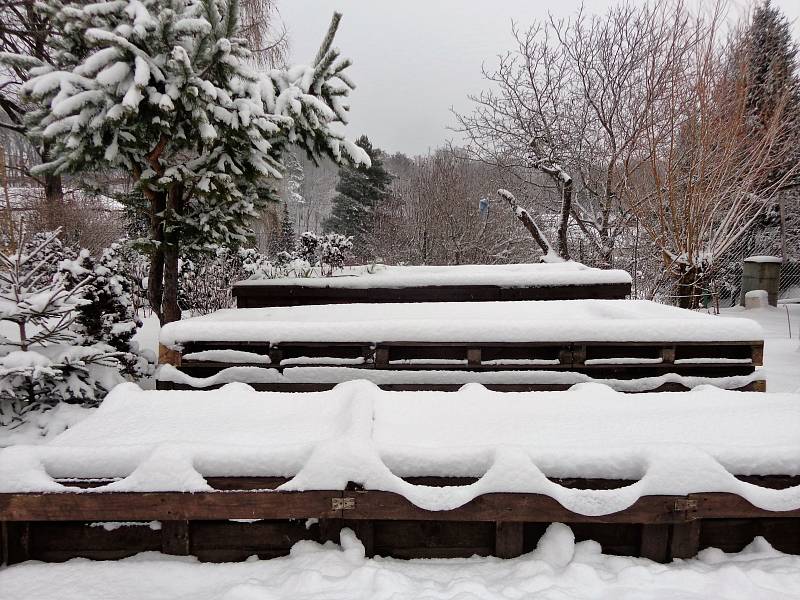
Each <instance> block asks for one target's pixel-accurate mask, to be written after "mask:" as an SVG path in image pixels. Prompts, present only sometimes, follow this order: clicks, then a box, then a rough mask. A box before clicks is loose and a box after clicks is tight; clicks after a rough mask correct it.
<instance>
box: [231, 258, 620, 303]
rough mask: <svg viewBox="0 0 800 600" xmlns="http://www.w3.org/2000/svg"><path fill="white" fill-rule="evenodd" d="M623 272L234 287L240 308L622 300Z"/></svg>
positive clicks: (437, 274) (517, 272)
mask: <svg viewBox="0 0 800 600" xmlns="http://www.w3.org/2000/svg"><path fill="white" fill-rule="evenodd" d="M630 291H631V277H630V275H629V274H628V273H626V272H625V271H620V270H615V269H610V270H601V269H593V268H590V267H586V266H585V265H581V264H579V263H561V264H514V265H491V266H486V265H457V266H417V267H414V266H410V267H395V266H384V265H376V266H372V267H365V266H357V267H347V268H345V270H344V271H343V272H342V274H341V275H338V276H336V277H314V278H283V279H266V280H248V281H242V282H239V283H237V284H236V285H235V286H234V288H233V295H234V296H235V297H236V300H237V306H239V308H256V307H264V306H298V305H310V304H339V303H353V302H355V303H363V302H371V303H376V302H380V303H383V302H470V301H473V302H487V301H501V300H568V299H578V298H625V297H626V296H627V295H629V294H630Z"/></svg>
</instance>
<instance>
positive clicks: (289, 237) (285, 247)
mask: <svg viewBox="0 0 800 600" xmlns="http://www.w3.org/2000/svg"><path fill="white" fill-rule="evenodd" d="M275 241H276V243H275V249H274V250H275V251H274V252H273V255H277V254H278V253H279V252H293V251H294V249H295V246H296V245H297V242H296V241H295V235H294V225H293V224H292V217H291V215H290V214H289V205H288V204H287V203H286V202H284V203H283V213H282V215H281V230H280V233H279V234H278V236H277V237H276V240H275Z"/></svg>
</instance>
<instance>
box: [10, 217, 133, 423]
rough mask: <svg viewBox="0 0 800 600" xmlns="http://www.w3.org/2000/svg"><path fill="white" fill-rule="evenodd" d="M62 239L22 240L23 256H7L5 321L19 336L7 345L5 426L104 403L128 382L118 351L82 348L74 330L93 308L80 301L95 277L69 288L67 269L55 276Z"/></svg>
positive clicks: (102, 346) (52, 236) (53, 235)
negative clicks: (53, 409) (70, 406)
mask: <svg viewBox="0 0 800 600" xmlns="http://www.w3.org/2000/svg"><path fill="white" fill-rule="evenodd" d="M57 236H58V232H57V231H55V232H52V233H49V234H47V235H44V236H39V240H38V243H37V244H36V245H31V244H25V243H24V240H23V243H21V244H20V247H21V249H20V251H19V252H17V253H16V254H12V255H5V254H2V253H0V320H2V321H8V322H10V323H13V324H14V325H15V328H16V331H15V335H13V336H12V337H5V336H4V337H2V338H0V424H3V425H7V424H9V423H12V422H14V421H17V420H20V419H22V418H23V416H24V414H25V413H26V412H28V411H30V410H37V409H41V408H44V407H47V406H53V405H55V404H57V403H58V402H60V401H66V402H82V403H93V402H96V401H99V400H100V399H101V398H102V397H103V396H104V395H105V394H106V392H108V390H110V389H111V387H113V386H114V385H116V384H117V383H119V382H120V381H122V378H121V377H120V374H119V368H120V363H119V361H118V358H117V353H116V352H115V351H114V349H113V348H111V347H109V346H107V345H105V344H94V345H91V346H81V345H78V344H77V341H78V339H77V336H76V334H75V332H74V330H73V326H74V324H75V319H76V316H77V311H78V309H79V308H80V307H81V306H82V305H84V304H86V303H87V300H84V299H82V298H81V293H82V291H83V288H84V286H85V285H86V284H87V283H88V281H89V277H84V278H82V279H81V278H80V277H77V278H76V279H75V280H74V281H71V282H70V281H68V279H67V276H66V275H65V272H64V270H63V269H61V268H58V267H57V268H56V270H55V271H54V269H53V264H52V262H51V260H52V257H53V256H54V255H57V254H58V252H59V245H58V242H57ZM19 237H20V238H22V237H23V236H22V235H20V236H19ZM64 262H67V263H68V262H70V261H64ZM76 274H77V273H76Z"/></svg>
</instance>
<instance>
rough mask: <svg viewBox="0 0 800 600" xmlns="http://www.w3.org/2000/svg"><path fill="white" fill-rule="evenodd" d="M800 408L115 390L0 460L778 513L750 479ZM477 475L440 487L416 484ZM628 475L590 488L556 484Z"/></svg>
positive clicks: (453, 500) (782, 400)
mask: <svg viewBox="0 0 800 600" xmlns="http://www.w3.org/2000/svg"><path fill="white" fill-rule="evenodd" d="M798 465H800V402H798V397H797V396H796V395H792V394H770V395H764V394H753V393H742V392H726V391H723V390H719V389H715V388H711V387H702V388H697V389H695V390H693V391H692V392H688V393H681V394H674V393H659V394H643V395H638V396H633V395H627V394H622V393H617V392H614V391H613V390H611V389H610V388H608V387H606V386H602V385H597V384H581V385H577V386H574V387H573V388H571V389H570V390H568V391H566V392H532V393H506V394H501V393H494V392H491V391H488V390H486V389H485V388H483V387H481V386H477V385H472V386H466V387H465V388H463V389H462V390H461V391H459V392H454V393H446V392H386V391H381V390H380V389H378V388H377V387H375V386H374V385H372V384H369V383H367V382H363V381H362V382H350V383H347V384H343V385H340V386H338V387H337V388H335V389H334V390H331V391H328V392H318V393H295V394H283V393H266V392H256V391H254V390H252V388H249V387H248V386H245V385H242V384H230V385H228V386H226V387H224V388H221V389H219V390H213V391H169V392H167V391H143V390H140V389H139V388H137V387H136V386H134V385H124V386H120V387H118V388H116V389H115V390H114V391H113V392H112V393H111V394H110V396H109V398H108V399H107V400H106V401H105V402H104V403H103V405H102V406H101V407H100V408H99V409H97V410H96V411H95V412H94V413H93V414H91V415H90V416H89V417H88V418H86V419H85V420H83V421H81V422H80V423H77V424H76V425H74V426H73V427H71V428H70V429H68V430H67V431H66V432H64V433H63V434H61V435H59V436H57V437H55V438H54V439H53V440H51V441H50V442H48V443H46V444H43V445H39V446H15V447H10V448H6V449H4V450H1V451H0V492H6V493H21V492H69V491H70V490H71V488H70V487H69V485H68V483H61V480H64V479H70V478H78V479H82V480H84V479H95V480H102V481H98V483H99V484H100V485H98V486H97V487H94V488H91V489H87V490H85V491H84V492H82V493H84V494H89V495H92V494H101V493H104V492H173V491H174V492H198V493H199V492H209V491H213V490H214V487H213V485H212V484H211V483H210V482H211V481H212V480H213V479H214V478H218V477H241V476H250V477H285V478H287V479H288V481H286V482H285V483H283V484H281V487H280V489H281V491H298V490H315V489H316V490H331V489H334V490H336V489H339V490H342V489H347V486H348V485H349V484H350V483H351V482H357V483H359V484H360V485H362V486H363V487H364V488H365V489H367V490H372V491H384V492H392V493H395V494H400V495H402V496H403V497H405V498H406V499H408V500H409V501H410V502H411V503H412V504H414V505H415V506H418V507H420V508H421V509H424V510H438V511H447V510H452V509H456V508H458V507H460V506H462V505H464V504H467V503H469V502H470V501H471V500H473V499H475V498H477V497H478V496H482V495H485V494H491V493H507V492H516V493H527V494H541V495H545V496H548V497H551V498H553V499H554V500H557V501H558V503H559V504H561V505H562V506H564V507H565V508H566V509H568V510H570V511H572V512H576V513H580V514H584V515H586V516H602V515H608V514H613V513H616V512H619V511H622V510H624V509H626V508H627V507H630V506H632V505H633V504H635V502H636V501H638V499H640V498H642V497H645V496H657V495H685V494H690V493H700V492H723V493H732V494H737V495H739V496H741V497H743V498H745V499H747V500H748V501H749V502H751V503H752V504H753V505H754V506H758V507H759V508H761V509H764V510H770V511H787V510H795V509H798V508H800V487H789V488H786V489H771V488H769V487H765V486H761V485H755V484H753V483H749V482H747V481H744V480H742V479H741V477H739V476H741V475H747V476H750V475H763V476H774V475H797V474H798V473H797V470H798ZM444 476H449V477H471V478H474V479H473V480H472V481H471V482H462V483H461V484H459V485H453V486H451V487H449V488H448V489H447V490H446V493H445V491H442V490H439V489H435V488H432V487H431V486H430V485H425V484H418V483H413V482H411V481H409V479H408V478H415V477H444ZM564 478H580V479H586V478H590V479H597V478H600V479H623V480H629V481H632V482H633V483H631V484H629V485H622V486H620V487H615V488H613V489H606V490H601V491H595V490H590V489H581V488H580V487H574V486H569V485H564V484H563V483H560V482H559V481H558V480H563V479H564Z"/></svg>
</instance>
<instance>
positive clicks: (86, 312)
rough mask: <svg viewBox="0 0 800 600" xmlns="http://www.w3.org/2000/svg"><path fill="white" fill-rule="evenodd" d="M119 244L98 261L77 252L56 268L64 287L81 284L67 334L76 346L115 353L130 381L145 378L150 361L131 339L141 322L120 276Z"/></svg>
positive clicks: (127, 286)
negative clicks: (63, 281)
mask: <svg viewBox="0 0 800 600" xmlns="http://www.w3.org/2000/svg"><path fill="white" fill-rule="evenodd" d="M121 252H122V246H121V244H119V243H117V244H113V245H112V246H110V247H109V248H106V249H105V250H104V251H103V253H102V254H101V255H100V257H99V258H97V259H96V258H94V257H93V256H92V255H91V254H90V253H89V252H88V251H87V250H81V251H80V253H79V255H78V257H77V259H75V260H65V261H62V262H61V263H60V265H59V271H60V272H61V273H63V275H64V280H65V281H66V283H67V286H68V287H69V286H72V285H77V284H79V282H83V283H82V284H81V289H80V291H79V296H80V298H81V299H82V300H83V302H82V303H81V304H80V305H79V306H78V307H77V308H76V309H75V315H74V321H73V324H72V326H71V330H72V331H73V332H75V334H76V339H75V343H76V344H78V345H80V346H95V345H97V344H101V345H103V346H107V347H108V348H110V349H112V350H113V351H115V352H116V353H117V355H116V357H117V360H118V361H119V362H120V363H121V365H122V373H123V374H125V375H128V376H130V377H136V378H139V377H143V376H145V375H148V374H149V373H150V371H151V368H152V362H153V360H152V359H153V358H154V357H148V356H146V355H145V353H143V352H141V351H140V350H139V346H138V344H137V343H136V342H135V341H134V340H133V336H134V335H135V334H136V331H137V330H138V329H139V327H141V326H142V321H141V319H139V317H138V316H137V315H136V311H135V310H134V305H133V300H132V297H131V291H132V283H131V282H130V281H128V280H127V279H126V278H125V277H124V275H122V266H121V260H120V254H121Z"/></svg>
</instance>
